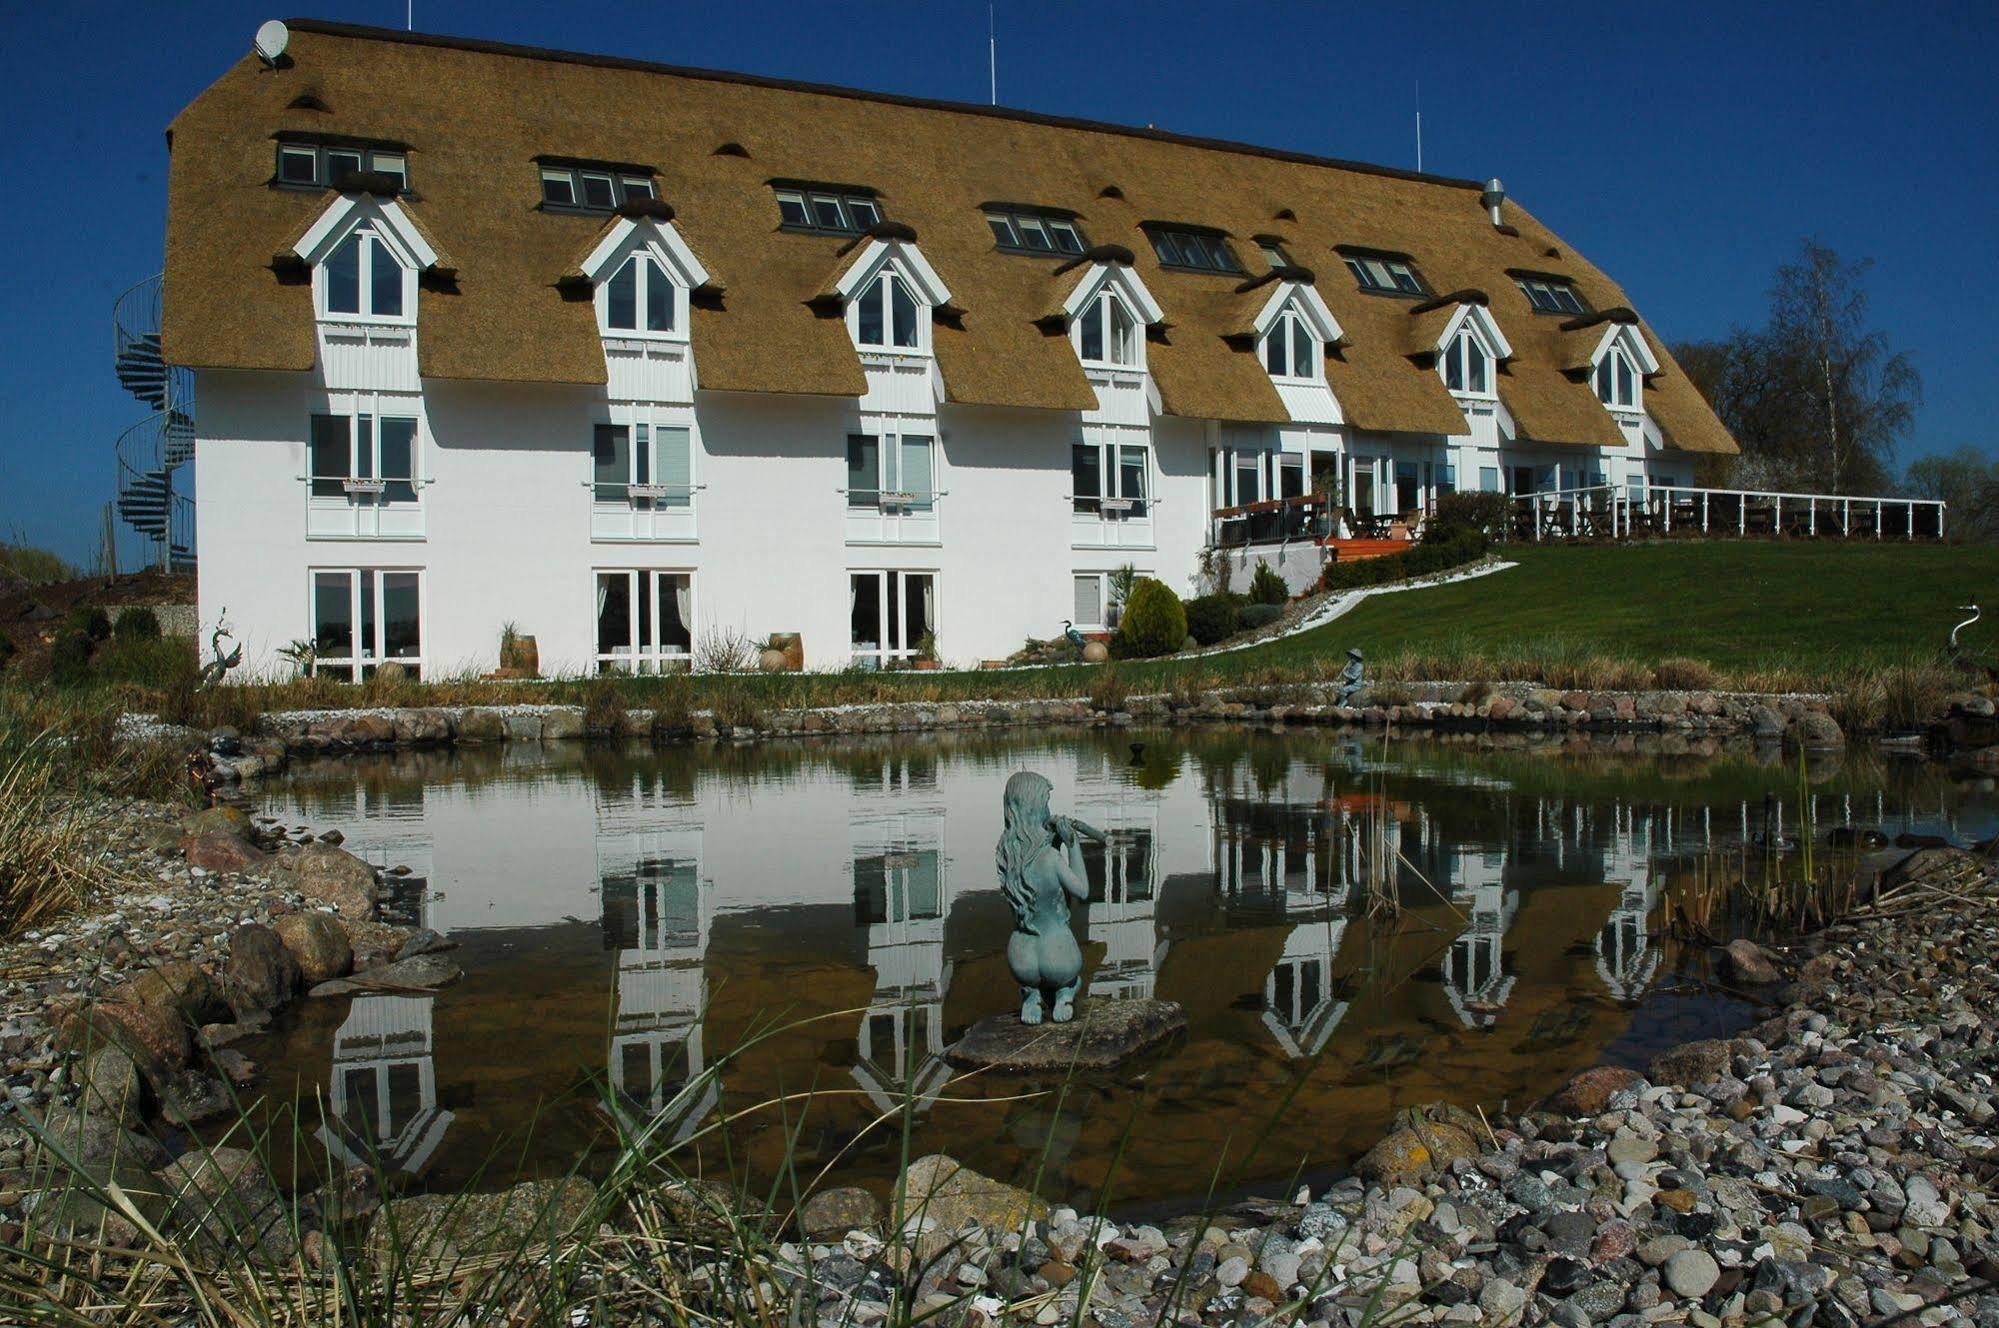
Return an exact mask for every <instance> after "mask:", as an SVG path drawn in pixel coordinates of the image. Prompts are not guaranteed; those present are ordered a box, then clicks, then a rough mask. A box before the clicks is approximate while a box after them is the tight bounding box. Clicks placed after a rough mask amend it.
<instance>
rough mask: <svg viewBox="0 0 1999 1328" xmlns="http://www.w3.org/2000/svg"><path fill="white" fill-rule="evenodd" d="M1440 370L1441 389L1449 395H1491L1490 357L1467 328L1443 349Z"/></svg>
mask: <svg viewBox="0 0 1999 1328" xmlns="http://www.w3.org/2000/svg"><path fill="white" fill-rule="evenodd" d="M1443 368H1444V386H1445V387H1448V388H1450V389H1451V391H1453V392H1468V393H1471V394H1473V395H1475V396H1490V395H1491V393H1492V356H1490V355H1489V354H1487V353H1486V349H1485V343H1484V342H1482V341H1480V340H1479V339H1478V337H1477V335H1476V334H1474V333H1473V332H1472V331H1471V329H1470V328H1465V329H1463V330H1461V331H1460V332H1459V333H1458V334H1457V335H1456V336H1455V337H1452V338H1451V344H1450V345H1448V346H1446V347H1445V348H1444V356H1443Z"/></svg>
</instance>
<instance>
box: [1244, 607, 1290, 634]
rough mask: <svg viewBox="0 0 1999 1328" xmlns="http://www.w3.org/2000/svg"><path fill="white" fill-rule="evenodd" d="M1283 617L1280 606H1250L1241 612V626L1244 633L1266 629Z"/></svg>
mask: <svg viewBox="0 0 1999 1328" xmlns="http://www.w3.org/2000/svg"><path fill="white" fill-rule="evenodd" d="M1283 616H1284V606H1283V605H1282V604H1251V605H1248V606H1247V607H1245V608H1244V609H1243V611H1242V625H1243V628H1244V630H1246V631H1254V630H1256V629H1257V628H1259V627H1268V626H1270V625H1271V624H1272V623H1274V622H1276V621H1277V620H1278V619H1279V618H1282V617H1283Z"/></svg>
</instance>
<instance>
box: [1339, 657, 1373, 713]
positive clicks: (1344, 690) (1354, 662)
mask: <svg viewBox="0 0 1999 1328" xmlns="http://www.w3.org/2000/svg"><path fill="white" fill-rule="evenodd" d="M1365 686H1367V665H1366V663H1365V662H1363V660H1362V658H1361V653H1360V647H1359V646H1355V647H1354V648H1353V649H1352V650H1349V651H1347V666H1346V667H1345V668H1343V669H1341V670H1340V704H1341V705H1352V704H1353V699H1354V697H1356V696H1358V695H1359V694H1360V689H1361V688H1363V687H1365Z"/></svg>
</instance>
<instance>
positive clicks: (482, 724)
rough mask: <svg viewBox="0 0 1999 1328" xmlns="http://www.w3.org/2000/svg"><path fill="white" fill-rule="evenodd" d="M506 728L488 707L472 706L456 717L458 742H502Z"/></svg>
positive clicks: (497, 714) (496, 713)
mask: <svg viewBox="0 0 1999 1328" xmlns="http://www.w3.org/2000/svg"><path fill="white" fill-rule="evenodd" d="M506 737H507V726H506V723H505V721H503V720H502V719H501V718H500V712H499V711H497V710H494V709H492V708H491V707H490V706H472V707H470V708H468V709H467V710H466V711H465V713H464V714H462V715H460V716H459V717H458V741H460V742H504V741H505V740H506Z"/></svg>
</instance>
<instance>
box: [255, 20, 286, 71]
mask: <svg viewBox="0 0 1999 1328" xmlns="http://www.w3.org/2000/svg"><path fill="white" fill-rule="evenodd" d="M291 37H292V33H291V29H290V28H287V27H286V26H285V25H284V23H283V21H282V20H279V19H275V18H274V19H269V20H267V21H266V22H265V23H264V25H263V26H262V27H260V28H258V29H257V41H256V50H257V55H258V57H259V58H260V59H262V60H263V62H264V63H265V64H267V65H274V64H276V63H277V62H278V57H279V56H281V55H283V54H284V53H285V43H286V42H288V41H290V40H291Z"/></svg>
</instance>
